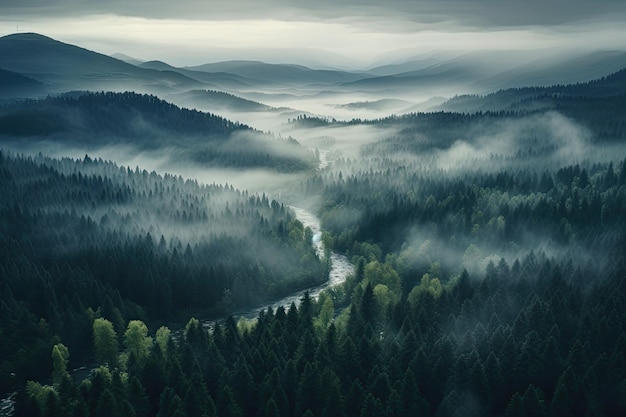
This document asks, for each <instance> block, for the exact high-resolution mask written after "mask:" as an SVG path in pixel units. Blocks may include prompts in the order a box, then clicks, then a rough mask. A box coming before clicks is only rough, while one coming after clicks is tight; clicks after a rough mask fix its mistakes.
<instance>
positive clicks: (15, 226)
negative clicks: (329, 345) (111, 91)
mask: <svg viewBox="0 0 626 417" xmlns="http://www.w3.org/2000/svg"><path fill="white" fill-rule="evenodd" d="M0 193H1V194H2V195H3V199H2V204H1V206H0V213H1V216H0V219H1V221H0V242H1V243H0V247H1V249H0V259H2V262H1V263H0V277H1V279H0V282H1V283H2V290H1V291H0V293H1V294H2V296H1V297H2V303H1V304H0V309H1V311H2V314H0V320H1V324H0V329H2V335H3V337H2V339H1V340H2V341H1V343H0V351H1V352H2V354H1V355H0V356H1V357H2V365H1V366H2V380H0V383H1V384H2V385H1V386H2V389H3V390H6V389H7V387H8V384H10V381H9V379H8V378H9V375H10V373H11V372H16V373H19V374H20V375H24V376H27V377H28V378H34V377H41V376H42V373H41V371H42V369H47V368H49V349H50V347H51V345H50V343H51V340H52V338H53V337H60V338H61V340H63V341H64V343H65V344H66V345H67V346H68V347H69V348H70V349H72V351H75V350H76V353H79V352H81V353H85V351H86V349H87V347H88V346H89V345H90V339H91V332H90V327H91V322H92V321H93V319H94V318H95V317H98V316H100V315H104V316H106V317H107V318H108V319H110V320H112V321H113V323H114V324H115V329H116V331H118V332H121V331H123V330H124V328H125V326H126V322H127V321H128V320H129V319H131V318H136V319H142V320H147V321H151V322H173V321H176V320H183V319H184V320H186V318H188V316H189V314H191V312H192V311H194V310H202V311H203V312H204V313H205V314H207V313H208V315H211V314H212V315H217V314H227V313H230V312H232V311H233V310H234V309H236V308H238V307H241V306H244V305H245V306H249V305H255V304H258V303H260V302H261V301H264V300H268V299H273V298H276V297H278V296H280V295H282V294H287V293H289V292H292V291H294V290H296V289H300V288H305V287H308V286H311V285H313V284H316V283H321V282H323V281H324V280H325V279H326V276H327V271H325V268H326V266H325V265H324V264H322V263H321V262H320V261H319V259H318V257H317V255H316V254H315V251H314V249H313V248H312V247H311V245H310V244H309V243H308V242H309V241H310V234H311V232H310V230H309V229H306V230H305V228H304V227H303V225H302V224H301V223H300V222H299V221H298V220H297V219H295V217H294V215H293V213H292V212H291V211H290V210H289V209H288V208H286V207H285V206H284V205H282V204H280V203H278V202H276V201H273V200H272V201H270V200H269V199H268V198H267V197H266V196H265V195H262V196H260V195H253V194H248V193H247V192H245V191H239V190H235V189H234V188H233V187H232V186H228V185H200V184H198V183H197V182H196V181H190V180H183V179H182V178H181V177H175V176H172V175H168V174H166V175H165V176H161V175H158V174H156V173H155V172H151V173H148V172H147V171H141V170H139V169H138V168H137V169H135V170H131V169H130V168H124V167H119V166H117V165H115V164H113V163H110V162H105V161H102V160H93V159H91V158H89V157H88V156H85V158H84V159H83V160H72V159H62V160H58V159H50V158H46V157H44V156H37V157H23V156H19V155H13V154H7V153H6V152H5V153H2V154H1V156H0Z"/></svg>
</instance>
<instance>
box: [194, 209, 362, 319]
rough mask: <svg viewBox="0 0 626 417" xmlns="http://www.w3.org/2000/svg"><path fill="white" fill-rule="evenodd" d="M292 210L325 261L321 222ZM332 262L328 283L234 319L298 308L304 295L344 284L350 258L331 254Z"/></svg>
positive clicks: (315, 294)
mask: <svg viewBox="0 0 626 417" xmlns="http://www.w3.org/2000/svg"><path fill="white" fill-rule="evenodd" d="M291 209H293V211H294V212H295V213H296V217H297V218H298V220H300V221H301V222H302V224H303V225H304V227H310V228H311V231H313V240H312V242H311V244H312V245H313V246H314V247H315V250H316V252H317V255H318V256H319V257H320V259H322V260H323V258H324V247H323V243H322V239H321V238H322V230H321V226H320V220H319V219H318V218H317V217H316V216H315V215H314V214H313V213H311V212H310V211H308V210H305V209H303V208H300V207H294V206H291ZM330 262H331V267H330V273H329V274H328V281H327V282H325V283H324V284H322V285H318V286H315V287H310V288H307V289H305V290H301V291H298V292H296V293H293V294H290V295H288V296H286V297H283V298H281V299H279V300H276V301H273V302H271V303H268V304H265V305H263V306H261V307H257V308H253V309H245V310H239V311H236V312H235V313H234V314H233V317H234V318H235V319H238V318H246V319H255V318H257V317H258V316H259V313H260V312H261V311H265V310H267V309H268V308H270V307H271V308H272V309H273V310H274V311H276V309H277V308H278V307H281V306H282V307H284V308H285V309H286V310H288V309H289V307H290V306H291V303H294V304H295V305H296V306H298V305H299V304H300V300H301V299H302V297H304V294H305V293H306V292H308V293H309V296H310V297H311V298H313V299H317V298H318V297H319V295H320V293H321V292H322V291H323V290H324V289H326V288H328V287H333V286H336V285H339V284H342V283H343V282H345V280H346V278H347V277H348V275H350V274H352V273H353V272H354V267H353V266H352V264H351V263H350V261H349V260H348V258H347V257H345V256H344V255H340V254H338V253H335V252H331V253H330ZM214 323H215V321H214V320H206V321H203V325H204V326H205V327H213V324H214Z"/></svg>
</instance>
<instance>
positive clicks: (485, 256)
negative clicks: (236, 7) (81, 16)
mask: <svg viewBox="0 0 626 417" xmlns="http://www.w3.org/2000/svg"><path fill="white" fill-rule="evenodd" d="M115 56H116V57H113V56H108V55H105V54H102V53H99V52H95V51H92V50H89V49H86V48H83V47H81V46H79V45H72V44H68V43H64V42H61V41H58V40H55V39H53V38H50V37H47V36H44V35H40V34H36V33H16V34H11V35H8V36H4V37H0V196H2V198H1V199H0V393H5V394H3V395H2V411H1V412H0V415H2V416H5V415H6V416H14V417H18V416H70V415H71V416H98V417H99V416H111V415H124V416H130V417H132V416H136V417H148V416H150V417H152V416H156V417H165V416H208V417H214V416H215V417H217V416H220V417H222V416H233V417H264V416H267V417H276V416H280V417H292V416H293V417H304V416H306V417H313V416H324V417H344V416H363V417H367V416H390V417H391V416H442V417H445V416H461V415H463V416H479V415H485V416H525V415H533V416H548V415H563V416H566V415H569V416H583V415H598V416H613V415H615V416H617V415H622V414H623V413H624V412H626V402H625V401H624V398H626V373H625V369H626V368H625V367H624V363H625V360H626V359H625V358H626V304H625V303H626V259H625V258H624V254H625V253H626V252H625V251H624V249H625V248H626V118H625V117H624V115H625V114H626V53H624V52H623V51H621V50H613V49H607V50H601V51H591V52H590V51H577V52H575V53H574V52H571V51H570V52H566V51H563V52H559V53H556V52H553V53H548V52H547V51H543V50H537V51H515V50H505V51H471V52H468V51H463V52H459V51H442V52H440V53H433V54H424V55H419V56H413V57H410V56H408V57H405V59H404V60H402V61H395V62H391V61H390V62H387V63H384V64H380V65H374V64H372V65H370V66H369V67H364V68H343V67H341V68H340V66H337V67H332V66H330V65H328V66H320V67H319V68H311V67H308V66H305V65H302V64H295V63H294V64H291V63H287V64H285V63H266V62H261V61H257V60H229V61H220V62H207V63H205V64H198V65H181V66H175V65H171V64H168V63H167V62H165V61H160V60H150V61H143V60H140V59H136V58H132V57H131V56H128V55H125V54H116V55H115ZM77 368H80V372H73V371H72V369H77ZM87 371H89V372H87Z"/></svg>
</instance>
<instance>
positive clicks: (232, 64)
mask: <svg viewBox="0 0 626 417" xmlns="http://www.w3.org/2000/svg"><path fill="white" fill-rule="evenodd" d="M186 69H190V70H194V71H203V72H211V73H214V72H226V73H230V74H236V75H239V76H241V77H246V78H251V79H257V80H261V81H263V82H265V83H270V84H290V83H293V84H300V85H301V84H318V83H319V84H329V83H330V84H333V83H339V82H344V83H345V82H352V81H356V80H360V79H362V78H365V76H364V75H362V74H357V73H352V72H346V71H334V70H315V69H311V68H308V67H305V66H302V65H291V64H267V63H265V62H260V61H224V62H216V63H211V64H204V65H199V66H195V67H187V68H186Z"/></svg>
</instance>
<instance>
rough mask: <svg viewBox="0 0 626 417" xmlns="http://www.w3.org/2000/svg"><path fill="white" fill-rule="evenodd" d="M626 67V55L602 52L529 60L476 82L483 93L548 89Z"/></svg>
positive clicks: (583, 80) (622, 52)
mask: <svg viewBox="0 0 626 417" xmlns="http://www.w3.org/2000/svg"><path fill="white" fill-rule="evenodd" d="M622 68H626V52H624V51H598V52H593V53H583V54H575V55H566V56H556V57H541V58H534V59H532V60H528V61H527V62H525V63H524V64H522V65H519V66H516V67H515V68H512V69H510V70H508V71H504V72H501V73H499V74H497V75H494V76H491V77H486V78H484V79H482V80H480V81H477V82H476V85H475V86H476V87H477V88H479V89H481V90H482V91H484V92H486V91H494V90H497V89H505V88H514V87H548V86H552V85H557V84H559V85H564V84H574V83H579V82H585V81H590V80H594V79H598V78H600V77H603V76H604V75H606V74H610V73H613V72H617V71H619V70H621V69H622Z"/></svg>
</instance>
